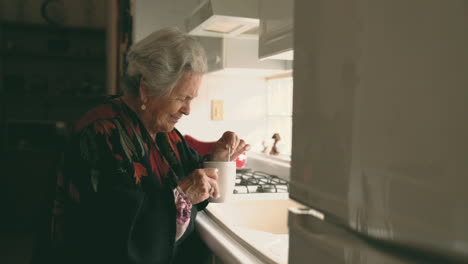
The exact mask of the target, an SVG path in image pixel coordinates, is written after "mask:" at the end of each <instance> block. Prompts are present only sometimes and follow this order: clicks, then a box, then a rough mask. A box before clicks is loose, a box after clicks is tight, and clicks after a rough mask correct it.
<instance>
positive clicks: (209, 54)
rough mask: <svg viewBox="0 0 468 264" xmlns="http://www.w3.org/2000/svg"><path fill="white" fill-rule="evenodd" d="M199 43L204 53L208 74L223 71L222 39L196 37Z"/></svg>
mask: <svg viewBox="0 0 468 264" xmlns="http://www.w3.org/2000/svg"><path fill="white" fill-rule="evenodd" d="M196 39H197V40H199V41H200V43H201V44H202V46H203V48H204V49H205V52H206V58H207V61H208V72H214V71H219V70H222V69H223V65H224V62H223V60H224V56H223V52H224V51H223V39H222V38H214V37H196Z"/></svg>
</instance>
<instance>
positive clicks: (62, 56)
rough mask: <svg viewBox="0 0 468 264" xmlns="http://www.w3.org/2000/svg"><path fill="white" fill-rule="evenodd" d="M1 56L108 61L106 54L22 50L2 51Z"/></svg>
mask: <svg viewBox="0 0 468 264" xmlns="http://www.w3.org/2000/svg"><path fill="white" fill-rule="evenodd" d="M0 56H2V57H5V58H22V59H38V60H72V61H76V60H79V61H87V60H89V61H102V62H105V61H106V57H105V56H79V55H67V54H54V53H40V52H21V51H1V52H0Z"/></svg>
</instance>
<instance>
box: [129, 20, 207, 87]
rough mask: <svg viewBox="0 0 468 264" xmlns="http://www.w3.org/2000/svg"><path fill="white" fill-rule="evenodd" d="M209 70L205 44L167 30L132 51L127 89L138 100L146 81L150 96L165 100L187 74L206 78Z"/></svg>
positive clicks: (147, 38)
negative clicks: (196, 74) (204, 75)
mask: <svg viewBox="0 0 468 264" xmlns="http://www.w3.org/2000/svg"><path fill="white" fill-rule="evenodd" d="M206 70H207V62H206V54H205V50H204V49H203V47H202V46H201V44H200V43H199V42H198V41H197V40H196V39H194V38H193V37H191V36H188V35H187V34H184V33H182V32H181V31H179V30H178V29H177V28H165V29H161V30H158V31H156V32H153V33H152V34H150V35H149V36H147V37H146V38H144V39H142V40H141V41H139V42H137V43H135V44H134V45H133V46H132V47H131V48H130V51H129V52H128V55H127V71H126V73H125V75H124V84H125V86H124V88H125V92H126V93H128V94H130V95H133V96H138V95H139V84H140V79H141V77H144V84H145V86H146V87H147V89H148V90H147V91H148V94H149V95H150V96H165V95H168V94H170V93H171V91H172V89H173V88H174V86H175V85H176V83H177V82H178V81H179V79H180V78H181V77H182V75H183V73H184V72H186V71H191V72H194V73H201V74H203V73H205V72H206Z"/></svg>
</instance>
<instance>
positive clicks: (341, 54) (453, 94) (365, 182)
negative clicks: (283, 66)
mask: <svg viewBox="0 0 468 264" xmlns="http://www.w3.org/2000/svg"><path fill="white" fill-rule="evenodd" d="M294 24H295V32H294V36H295V41H294V50H295V58H294V110H293V150H292V164H291V183H290V187H291V188H290V190H291V192H290V195H291V198H293V199H295V200H298V201H299V202H301V203H304V204H307V205H308V206H310V207H312V208H315V209H318V210H321V211H323V212H325V213H326V214H329V215H331V216H334V217H336V219H338V220H337V221H341V224H343V225H345V226H347V227H349V228H352V229H353V230H355V231H357V232H361V233H363V234H365V235H366V236H369V237H373V238H376V239H382V240H385V241H392V242H396V243H400V244H404V245H408V246H410V247H414V248H418V249H423V250H424V249H429V250H430V251H431V252H437V253H440V254H443V255H457V256H462V257H463V258H465V259H468V225H467V224H466V223H468V209H467V208H468V207H467V206H466V203H467V202H468V192H467V191H466V190H465V189H466V188H467V186H468V177H467V176H468V122H467V117H468V103H467V102H468V48H467V47H468V30H467V28H468V2H467V1H466V0H451V1H446V0H412V1H407V0H297V1H296V2H295V22H294Z"/></svg>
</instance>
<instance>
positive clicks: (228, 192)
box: [203, 161, 236, 203]
mask: <svg viewBox="0 0 468 264" xmlns="http://www.w3.org/2000/svg"><path fill="white" fill-rule="evenodd" d="M203 167H205V168H217V169H218V192H219V197H218V198H213V197H211V198H210V202H212V203H224V202H228V201H231V200H232V194H233V192H234V185H235V184H236V162H235V161H205V162H203Z"/></svg>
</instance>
